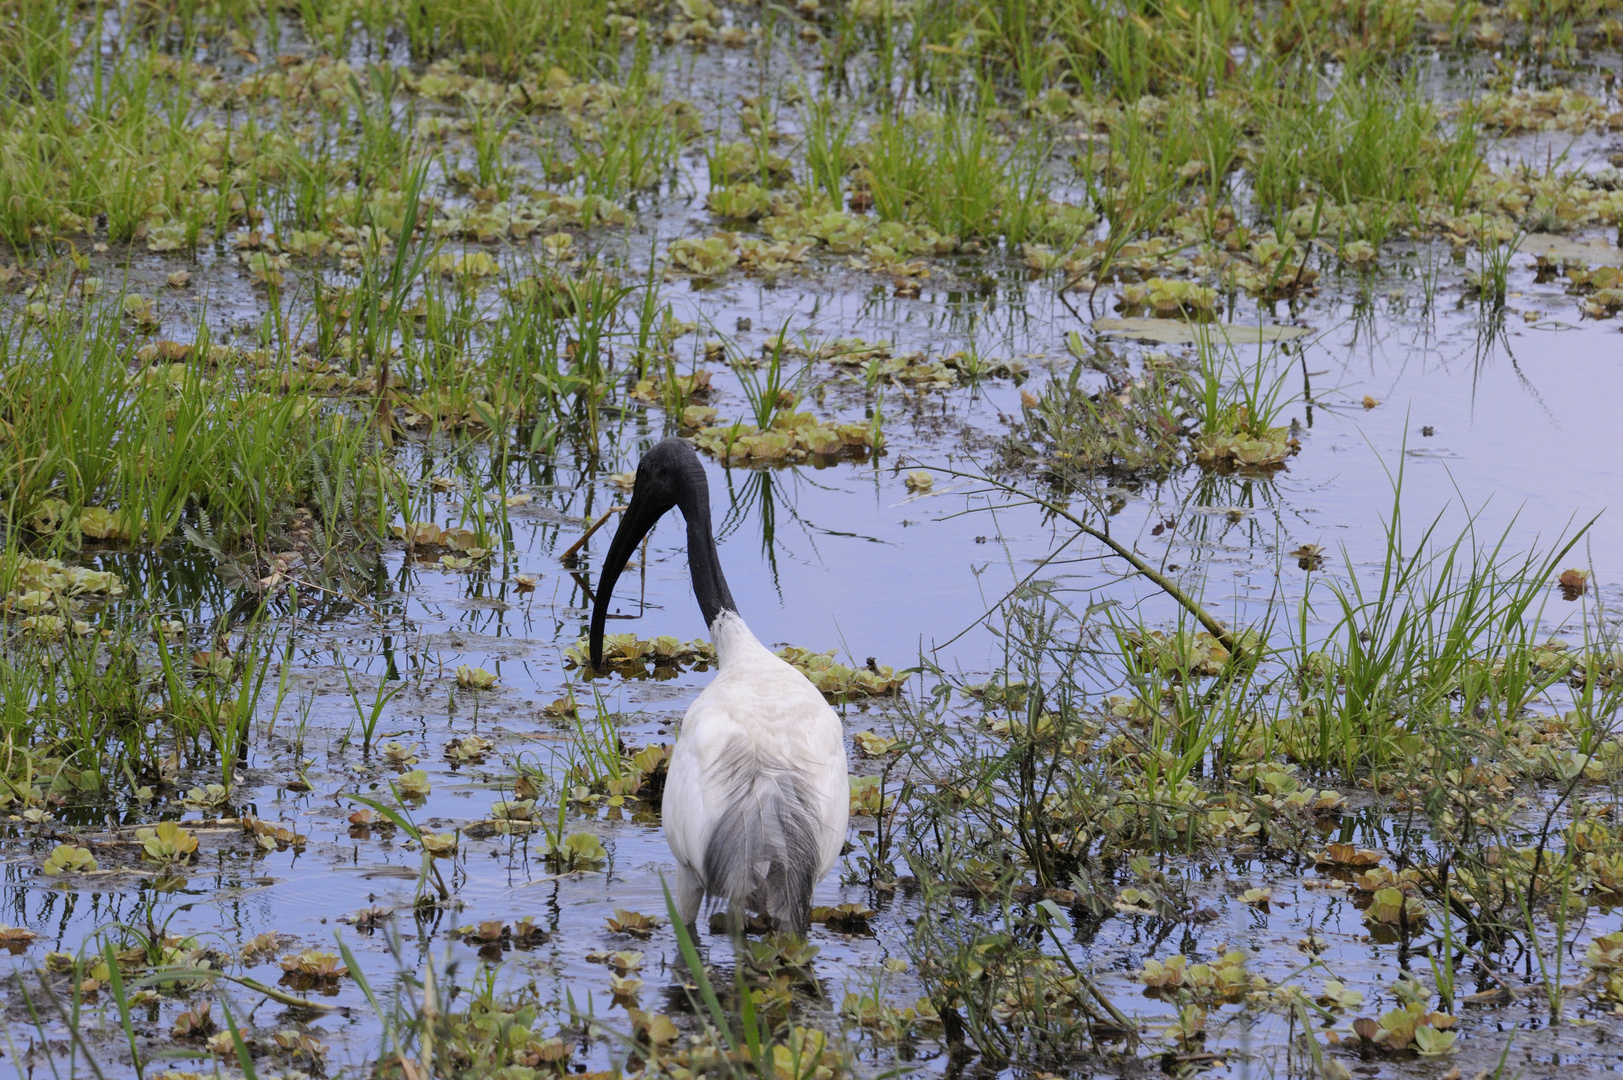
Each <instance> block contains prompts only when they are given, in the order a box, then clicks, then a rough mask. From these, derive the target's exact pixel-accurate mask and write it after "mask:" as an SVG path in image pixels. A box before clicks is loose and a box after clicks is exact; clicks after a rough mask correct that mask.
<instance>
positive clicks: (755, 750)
mask: <svg viewBox="0 0 1623 1080" xmlns="http://www.w3.org/2000/svg"><path fill="white" fill-rule="evenodd" d="M672 507H679V508H681V511H682V516H683V517H684V518H686V519H687V527H688V569H689V571H690V572H691V574H692V576H693V595H694V596H695V597H696V598H697V599H698V601H699V610H700V611H701V612H703V613H704V621H705V625H706V626H707V627H709V629H710V640H711V641H712V642H713V643H714V644H715V647H716V667H717V672H716V678H715V680H714V681H712V682H711V683H710V685H709V686H707V687H705V688H704V690H703V692H701V693H700V694H699V696H698V698H697V699H696V700H695V701H694V702H693V704H692V705H691V706H689V707H688V711H687V715H686V716H685V717H684V718H683V720H682V730H681V732H680V734H679V735H678V737H677V740H676V748H675V749H674V750H673V751H672V752H671V760H670V771H669V775H668V777H667V779H666V781H665V796H664V807H663V810H662V817H663V818H664V823H665V839H666V841H667V842H668V843H669V844H670V846H671V854H673V855H675V856H676V864H677V880H676V902H677V908H678V910H679V911H680V912H681V915H682V919H683V921H684V922H686V923H688V924H689V925H692V924H693V921H694V919H695V917H696V916H697V915H698V913H699V907H700V905H701V903H702V902H703V901H704V899H705V898H706V897H711V898H714V899H718V900H719V899H726V900H727V901H728V902H729V904H731V905H732V907H733V908H734V909H735V910H745V909H748V910H754V911H756V912H758V913H760V914H762V915H767V916H770V917H771V919H772V920H773V922H774V923H775V924H776V925H777V927H778V928H779V929H781V930H788V931H790V932H793V933H796V934H801V935H804V934H805V933H806V928H807V925H808V923H809V917H810V913H811V893H812V887H813V886H814V885H815V884H816V883H817V882H818V881H819V880H821V879H822V877H823V876H824V875H825V874H827V873H828V872H829V870H830V868H832V867H833V865H834V861H835V859H837V858H838V857H839V854H840V849H841V848H842V847H843V846H844V843H845V831H846V824H847V820H848V816H849V814H850V786H849V781H848V780H847V778H846V758H845V736H844V732H843V730H842V729H841V727H840V718H839V717H838V716H836V715H835V713H834V710H833V709H831V708H829V706H828V703H827V702H826V701H824V700H823V695H822V694H821V693H820V692H819V691H818V690H817V688H816V687H814V686H813V685H812V684H811V683H810V682H809V681H808V680H807V679H806V677H805V676H804V675H802V674H801V673H800V672H799V671H796V670H795V669H794V668H793V667H791V666H790V665H789V664H787V663H785V662H784V661H783V660H782V659H781V658H779V657H777V656H775V655H773V653H772V652H771V651H769V650H768V649H767V648H766V646H764V645H762V644H761V643H760V642H759V641H757V640H756V639H755V635H754V634H752V633H750V630H749V627H748V626H746V625H744V620H743V619H742V618H740V617H739V614H738V607H737V605H736V604H735V603H734V602H733V597H732V593H730V592H729V591H728V590H727V579H726V578H725V577H723V576H722V573H721V562H720V560H719V559H718V557H717V555H716V538H715V534H714V533H713V532H712V530H711V525H710V486H709V484H708V482H707V481H706V480H705V475H704V466H703V465H702V464H701V463H700V461H699V457H698V455H697V454H696V453H694V450H693V447H692V446H690V445H689V444H688V443H687V442H685V441H684V440H682V439H678V438H669V439H665V440H664V441H662V442H660V443H659V444H657V445H656V446H655V447H654V448H653V449H652V450H650V451H648V453H647V454H646V455H644V456H643V459H642V461H641V462H639V463H638V465H637V480H636V485H635V486H634V487H633V489H632V495H631V503H630V505H628V506H627V507H626V510H625V514H624V515H623V516H622V517H621V519H620V527H619V529H618V530H617V531H616V532H615V534H614V542H613V543H612V544H610V545H609V554H608V557H607V558H606V559H605V560H604V562H603V572H602V575H601V576H600V577H599V579H598V584H597V596H596V598H595V600H594V602H593V606H592V632H591V657H592V666H593V667H601V666H602V662H603V624H604V620H605V619H607V618H608V613H609V602H610V600H611V598H612V596H613V593H614V583H615V581H616V580H617V579H618V578H619V576H620V573H621V571H623V570H624V569H625V566H626V562H627V561H628V560H629V559H630V558H631V553H632V552H633V551H635V550H636V548H637V545H638V544H639V543H640V542H641V541H642V538H643V537H644V536H646V535H648V532H649V531H650V530H651V529H653V527H654V525H655V524H656V523H657V522H658V521H659V519H660V517H661V516H662V515H664V513H665V512H666V511H667V510H670V509H671V508H672Z"/></svg>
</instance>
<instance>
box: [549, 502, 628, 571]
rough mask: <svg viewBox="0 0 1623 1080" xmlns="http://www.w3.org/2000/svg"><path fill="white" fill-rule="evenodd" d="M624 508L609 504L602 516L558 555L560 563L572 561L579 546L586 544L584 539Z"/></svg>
mask: <svg viewBox="0 0 1623 1080" xmlns="http://www.w3.org/2000/svg"><path fill="white" fill-rule="evenodd" d="M624 509H625V507H623V506H611V507H609V508H608V509H607V510H605V511H603V516H602V517H600V518H598V519H597V520H596V521H594V522H592V524H591V527H590V528H588V529H587V530H586V531H585V532H583V533H581V534H580V539H579V540H576V541H575V542H574V543H573V544H570V545H569V548H568V550H566V551H565V552H564V553H563V554H562V555H560V556H558V561H559V562H562V563H572V562H574V561H575V555H576V553H577V552H579V551H580V549H581V548H583V547H585V546H586V541H588V540H590V539H591V538H592V534H593V533H595V532H597V530H599V529H601V528H602V527H603V526H604V525H606V524H607V523H608V520H609V518H611V517H613V516H614V515H615V514H618V513H620V511H622V510H624Z"/></svg>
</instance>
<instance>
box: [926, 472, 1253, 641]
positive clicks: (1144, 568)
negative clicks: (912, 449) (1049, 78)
mask: <svg viewBox="0 0 1623 1080" xmlns="http://www.w3.org/2000/svg"><path fill="white" fill-rule="evenodd" d="M930 471H932V472H940V473H945V474H946V475H948V476H955V477H958V478H960V479H964V480H978V481H980V482H981V483H983V484H989V485H991V486H992V487H994V488H997V489H998V490H999V491H1003V492H1006V493H1008V494H1010V495H1018V496H1020V497H1021V498H1023V499H1025V500H1027V501H1028V502H1031V503H1033V504H1035V505H1037V506H1040V507H1042V508H1043V509H1044V510H1047V511H1048V512H1049V513H1051V514H1053V515H1054V516H1055V517H1062V518H1064V519H1065V520H1066V521H1068V522H1070V523H1071V524H1072V525H1074V526H1076V528H1077V530H1078V531H1080V532H1082V533H1083V534H1084V535H1087V536H1091V537H1093V538H1094V539H1095V540H1097V541H1099V542H1100V543H1102V544H1104V545H1105V546H1106V547H1108V548H1109V549H1110V550H1111V551H1113V552H1115V553H1116V554H1117V555H1119V556H1121V557H1122V558H1123V559H1125V560H1126V561H1127V565H1129V566H1131V567H1132V568H1133V570H1134V571H1135V572H1137V573H1139V574H1141V575H1143V576H1144V577H1147V578H1149V579H1150V581H1152V582H1154V583H1155V585H1156V586H1157V587H1158V588H1160V589H1161V591H1162V592H1164V593H1166V594H1167V595H1168V596H1170V597H1172V599H1174V600H1176V601H1177V602H1178V605H1179V606H1180V607H1182V608H1183V609H1184V610H1185V611H1187V612H1189V614H1191V615H1193V616H1194V617H1195V618H1196V619H1197V620H1199V622H1200V625H1202V626H1204V627H1205V628H1206V630H1207V632H1208V633H1210V634H1211V635H1212V637H1214V638H1216V639H1217V640H1218V642H1219V643H1220V644H1221V645H1222V646H1223V648H1225V649H1227V650H1228V651H1229V655H1230V656H1231V657H1236V656H1237V655H1238V649H1239V645H1238V643H1237V642H1236V641H1235V638H1234V635H1233V634H1231V633H1230V632H1229V630H1228V628H1227V627H1225V626H1224V625H1223V624H1222V623H1220V622H1218V621H1217V619H1216V618H1214V617H1213V616H1212V615H1211V614H1210V613H1209V612H1208V611H1207V610H1206V609H1205V608H1203V607H1201V606H1200V605H1199V604H1198V603H1196V602H1195V600H1194V598H1192V597H1191V596H1190V595H1189V594H1188V593H1186V592H1184V591H1183V590H1182V589H1180V588H1178V585H1177V583H1176V582H1174V581H1173V580H1172V579H1171V578H1169V577H1167V576H1166V575H1165V574H1163V573H1161V571H1159V570H1157V569H1156V568H1155V567H1153V566H1151V565H1150V564H1149V563H1147V562H1145V561H1144V560H1143V559H1142V558H1141V557H1140V556H1139V555H1138V554H1137V553H1136V552H1134V551H1133V550H1132V549H1131V548H1129V547H1126V546H1125V545H1123V544H1121V543H1120V542H1118V541H1117V540H1115V539H1113V538H1112V537H1111V536H1110V534H1109V533H1107V532H1105V531H1104V530H1102V529H1096V528H1094V527H1093V526H1092V525H1089V524H1088V523H1087V522H1085V521H1083V520H1082V519H1081V518H1079V517H1077V516H1076V515H1075V514H1073V513H1071V512H1070V511H1069V510H1067V509H1066V508H1065V507H1063V506H1060V505H1059V504H1058V503H1052V502H1049V501H1048V500H1047V499H1039V498H1038V497H1037V496H1035V495H1033V494H1031V493H1030V492H1027V491H1022V490H1020V489H1019V488H1017V487H1015V486H1014V485H1012V484H1005V483H1003V482H1002V481H1000V480H994V479H992V478H991V477H990V476H987V475H985V474H984V473H979V474H977V473H961V472H958V471H956V470H953V469H942V468H932V469H931V470H930Z"/></svg>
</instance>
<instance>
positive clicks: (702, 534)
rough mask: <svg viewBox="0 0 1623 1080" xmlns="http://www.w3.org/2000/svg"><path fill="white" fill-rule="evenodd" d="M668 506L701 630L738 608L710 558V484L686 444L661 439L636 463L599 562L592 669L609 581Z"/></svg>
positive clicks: (599, 658) (597, 661)
mask: <svg viewBox="0 0 1623 1080" xmlns="http://www.w3.org/2000/svg"><path fill="white" fill-rule="evenodd" d="M674 506H679V507H681V508H682V516H683V517H684V518H686V519H687V523H688V569H689V571H690V572H691V573H692V575H693V595H694V596H695V597H696V598H697V599H698V601H699V610H700V611H702V612H704V625H705V628H706V629H709V627H710V626H711V624H713V623H714V622H715V621H716V616H718V615H720V614H721V613H722V612H723V611H737V610H738V608H737V607H736V606H735V605H734V604H733V594H732V593H730V592H728V591H727V579H726V578H725V577H723V576H722V573H721V560H720V559H719V558H718V557H717V555H716V538H715V535H714V534H713V533H712V532H711V529H710V484H709V482H708V481H707V480H706V479H705V475H704V465H703V464H702V463H701V462H700V461H699V455H698V454H696V453H694V451H693V447H692V446H691V445H689V444H688V443H687V441H686V440H684V439H678V438H675V437H672V438H669V439H665V440H662V441H661V442H659V443H657V444H656V445H655V446H654V448H653V449H652V450H650V451H648V453H646V454H644V455H643V458H642V460H641V461H639V462H638V463H637V482H636V486H635V487H633V488H632V489H631V503H630V504H629V505H628V506H627V507H626V510H625V513H624V514H622V515H621V516H620V527H619V528H618V529H616V530H615V533H614V542H613V543H611V544H610V545H609V554H608V557H607V558H606V559H604V560H603V572H602V574H601V575H600V576H599V577H598V579H597V596H596V598H595V599H594V600H593V603H592V633H591V639H590V642H591V653H592V666H593V667H594V668H595V667H601V666H602V664H603V624H604V622H605V620H607V619H608V617H609V602H610V601H611V600H612V599H613V597H614V583H615V582H616V581H617V580H619V577H620V572H621V571H622V570H624V569H625V568H626V563H627V562H628V561H629V560H630V559H631V553H632V552H633V551H636V550H637V545H638V544H640V543H642V538H643V537H645V536H647V535H648V533H649V531H650V530H651V529H653V527H654V526H655V525H656V524H657V523H658V522H659V519H660V518H661V517H663V516H664V515H665V512H666V511H668V510H670V509H671V508H672V507H674Z"/></svg>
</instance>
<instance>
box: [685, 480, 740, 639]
mask: <svg viewBox="0 0 1623 1080" xmlns="http://www.w3.org/2000/svg"><path fill="white" fill-rule="evenodd" d="M688 491H689V492H691V494H692V497H691V498H684V499H682V500H681V501H680V502H678V503H677V505H678V506H680V507H681V508H682V516H683V517H684V518H686V519H687V523H688V572H689V573H690V574H691V575H693V597H694V599H696V600H698V601H699V610H700V611H701V612H702V613H703V614H704V627H705V629H706V630H708V629H710V627H711V626H713V625H715V622H716V617H717V616H718V615H720V614H721V613H722V612H723V611H732V612H737V611H738V605H737V604H735V603H734V602H733V594H732V592H731V591H730V590H728V588H727V576H726V575H725V574H723V573H722V572H721V556H720V554H719V553H718V552H717V551H716V534H715V533H714V531H712V529H711V527H710V491H709V485H708V484H706V483H705V480H704V472H703V470H702V469H701V471H700V472H699V490H697V491H693V489H692V488H689V489H688Z"/></svg>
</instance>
